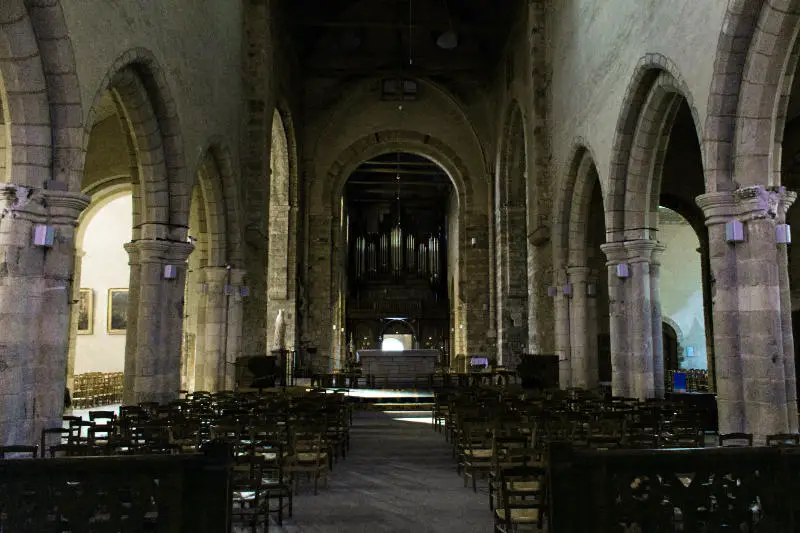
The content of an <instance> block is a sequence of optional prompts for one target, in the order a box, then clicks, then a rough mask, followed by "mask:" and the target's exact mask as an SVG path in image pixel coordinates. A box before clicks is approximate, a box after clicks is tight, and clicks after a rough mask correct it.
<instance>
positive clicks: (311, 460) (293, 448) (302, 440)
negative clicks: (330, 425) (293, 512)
mask: <svg viewBox="0 0 800 533" xmlns="http://www.w3.org/2000/svg"><path fill="white" fill-rule="evenodd" d="M325 432H326V428H325V427H296V426H295V427H293V428H292V429H291V431H290V432H289V454H288V455H287V456H286V464H285V467H284V468H285V469H286V472H287V473H288V474H289V475H290V476H291V477H292V481H293V486H294V491H295V492H296V491H297V481H298V475H297V474H300V473H305V474H306V475H307V476H308V478H309V479H310V478H311V477H312V476H313V477H314V494H317V493H318V492H319V481H320V479H323V480H324V482H325V486H327V485H328V472H329V462H328V461H329V458H328V445H327V443H326V442H325Z"/></svg>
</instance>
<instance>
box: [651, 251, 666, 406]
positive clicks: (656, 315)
mask: <svg viewBox="0 0 800 533" xmlns="http://www.w3.org/2000/svg"><path fill="white" fill-rule="evenodd" d="M664 250H666V247H665V246H664V245H663V244H656V245H655V246H654V247H653V249H652V251H651V253H650V312H651V316H652V336H653V338H652V346H653V391H654V396H655V397H656V398H663V397H664V393H665V392H666V390H665V382H664V379H665V375H664V326H663V324H662V323H663V320H664V319H663V315H662V313H661V280H660V276H661V273H660V269H661V254H663V253H664Z"/></svg>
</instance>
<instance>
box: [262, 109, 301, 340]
mask: <svg viewBox="0 0 800 533" xmlns="http://www.w3.org/2000/svg"><path fill="white" fill-rule="evenodd" d="M291 128H293V124H292V122H291V115H290V114H289V112H288V109H286V108H285V107H283V106H281V105H278V106H277V107H276V108H275V110H274V111H273V114H272V137H271V138H272V141H271V149H270V185H269V188H270V194H269V243H268V263H267V269H268V275H267V337H268V341H267V347H268V349H292V348H294V345H295V342H296V337H297V335H296V323H297V301H296V294H297V290H296V280H297V275H296V272H297V266H296V265H297V226H298V223H297V208H298V205H297V188H298V186H297V178H296V168H297V164H296V155H295V150H294V145H295V139H294V137H293V130H292V129H291ZM281 311H283V317H284V320H285V324H286V325H287V326H286V327H285V328H282V329H281V331H282V334H283V339H277V338H274V334H275V331H273V330H271V329H270V326H271V325H273V324H276V321H277V320H278V316H279V314H280V312H281Z"/></svg>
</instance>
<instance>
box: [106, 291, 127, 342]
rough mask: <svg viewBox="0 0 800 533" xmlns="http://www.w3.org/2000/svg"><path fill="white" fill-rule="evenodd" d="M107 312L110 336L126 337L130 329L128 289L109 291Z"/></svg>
mask: <svg viewBox="0 0 800 533" xmlns="http://www.w3.org/2000/svg"><path fill="white" fill-rule="evenodd" d="M107 311H108V316H107V318H106V331H107V332H108V334H109V335H124V334H125V332H126V330H127V329H128V289H108V306H107Z"/></svg>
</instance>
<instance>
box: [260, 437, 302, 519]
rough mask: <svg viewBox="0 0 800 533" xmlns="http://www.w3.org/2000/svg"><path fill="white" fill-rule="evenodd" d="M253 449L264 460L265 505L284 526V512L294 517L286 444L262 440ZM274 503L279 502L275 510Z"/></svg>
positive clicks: (263, 490) (263, 487)
mask: <svg viewBox="0 0 800 533" xmlns="http://www.w3.org/2000/svg"><path fill="white" fill-rule="evenodd" d="M251 449H252V453H253V454H254V455H257V456H260V457H263V458H264V465H263V470H262V475H261V489H262V492H263V495H264V500H265V505H266V507H267V510H268V512H270V513H271V512H273V511H275V512H276V514H277V518H278V525H282V524H283V516H284V510H286V511H288V516H289V517H291V516H292V511H293V491H292V485H291V481H292V480H291V478H290V476H289V475H287V473H286V472H285V469H284V463H285V461H286V452H285V446H284V443H283V442H281V441H263V440H262V441H258V442H254V443H253V446H252V448H251ZM273 501H274V502H277V507H276V508H275V509H273V508H272V505H271V504H272V502H273Z"/></svg>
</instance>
